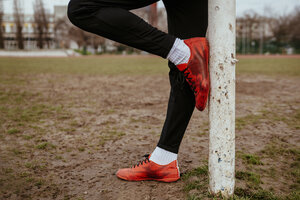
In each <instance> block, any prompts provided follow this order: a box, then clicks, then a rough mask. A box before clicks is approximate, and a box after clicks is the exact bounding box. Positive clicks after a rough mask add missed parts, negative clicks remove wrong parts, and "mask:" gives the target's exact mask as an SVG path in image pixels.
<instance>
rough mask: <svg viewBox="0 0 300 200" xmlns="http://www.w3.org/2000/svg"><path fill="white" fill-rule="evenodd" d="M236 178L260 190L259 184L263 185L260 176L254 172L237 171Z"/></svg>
mask: <svg viewBox="0 0 300 200" xmlns="http://www.w3.org/2000/svg"><path fill="white" fill-rule="evenodd" d="M235 177H236V178H237V179H240V180H245V181H246V182H247V183H248V184H249V185H251V186H254V187H255V188H258V187H259V184H261V183H262V182H261V180H260V175H259V174H256V173H254V172H246V171H237V172H236V173H235Z"/></svg>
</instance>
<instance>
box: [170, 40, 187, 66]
mask: <svg viewBox="0 0 300 200" xmlns="http://www.w3.org/2000/svg"><path fill="white" fill-rule="evenodd" d="M190 56H191V51H190V48H189V47H188V46H187V45H186V44H185V43H184V41H183V40H181V39H179V38H176V40H175V42H174V44H173V47H172V48H171V50H170V52H169V54H168V56H167V59H168V60H169V61H171V62H172V63H174V64H175V65H179V64H184V63H187V62H188V61H189V59H190Z"/></svg>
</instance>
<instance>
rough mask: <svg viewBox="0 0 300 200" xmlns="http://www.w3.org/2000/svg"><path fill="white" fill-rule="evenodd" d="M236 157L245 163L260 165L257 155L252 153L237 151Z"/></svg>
mask: <svg viewBox="0 0 300 200" xmlns="http://www.w3.org/2000/svg"><path fill="white" fill-rule="evenodd" d="M238 157H240V158H242V159H243V160H244V161H245V162H246V163H247V164H251V165H262V164H263V163H262V162H261V161H260V158H259V156H257V155H253V154H245V153H238Z"/></svg>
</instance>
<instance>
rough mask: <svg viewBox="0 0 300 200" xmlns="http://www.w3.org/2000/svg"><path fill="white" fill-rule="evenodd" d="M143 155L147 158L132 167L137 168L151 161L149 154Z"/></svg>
mask: <svg viewBox="0 0 300 200" xmlns="http://www.w3.org/2000/svg"><path fill="white" fill-rule="evenodd" d="M143 157H145V159H144V160H142V161H140V162H138V163H137V164H136V165H134V166H133V167H132V168H135V167H138V166H140V165H143V164H144V163H147V162H148V163H149V162H150V160H149V154H145V155H144V156H143Z"/></svg>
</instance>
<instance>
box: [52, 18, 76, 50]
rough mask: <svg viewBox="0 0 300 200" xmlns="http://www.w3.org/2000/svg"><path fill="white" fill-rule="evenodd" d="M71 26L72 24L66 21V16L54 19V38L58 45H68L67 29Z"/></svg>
mask: <svg viewBox="0 0 300 200" xmlns="http://www.w3.org/2000/svg"><path fill="white" fill-rule="evenodd" d="M71 26H72V25H71V24H70V23H68V21H67V19H66V18H60V19H58V20H56V21H55V25H54V33H55V40H56V42H57V45H58V47H63V48H69V46H70V38H69V29H70V28H71ZM58 42H59V44H58Z"/></svg>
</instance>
